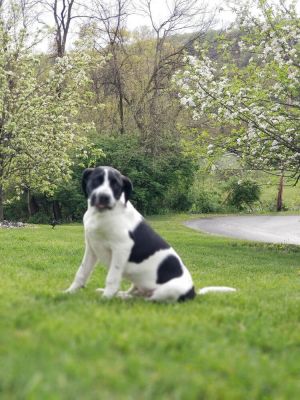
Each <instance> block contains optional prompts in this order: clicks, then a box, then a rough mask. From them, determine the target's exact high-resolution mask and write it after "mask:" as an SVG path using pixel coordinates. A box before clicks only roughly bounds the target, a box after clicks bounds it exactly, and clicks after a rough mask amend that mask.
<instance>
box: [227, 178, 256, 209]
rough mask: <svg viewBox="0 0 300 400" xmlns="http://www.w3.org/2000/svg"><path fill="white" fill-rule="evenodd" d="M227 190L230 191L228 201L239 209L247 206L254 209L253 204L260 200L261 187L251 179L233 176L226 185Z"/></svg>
mask: <svg viewBox="0 0 300 400" xmlns="http://www.w3.org/2000/svg"><path fill="white" fill-rule="evenodd" d="M226 190H227V191H228V196H227V199H226V203H227V204H228V205H229V206H233V207H235V208H236V209H237V210H239V211H241V210H244V209H247V208H250V210H252V205H253V204H254V203H255V202H256V201H259V196H260V187H259V186H258V184H257V183H256V182H254V181H252V180H250V179H244V180H238V179H236V178H233V179H231V180H230V181H229V183H228V184H227V185H226Z"/></svg>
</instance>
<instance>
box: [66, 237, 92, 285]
mask: <svg viewBox="0 0 300 400" xmlns="http://www.w3.org/2000/svg"><path fill="white" fill-rule="evenodd" d="M96 262H97V257H96V255H95V253H94V252H93V250H92V249H91V248H90V246H89V245H88V243H87V242H86V247H85V252H84V256H83V259H82V262H81V265H80V267H79V269H78V271H77V272H76V275H75V278H74V280H73V282H72V284H71V286H70V287H69V288H68V289H67V290H65V292H66V293H73V292H75V291H76V290H78V289H80V288H82V287H84V285H85V283H86V281H87V280H88V278H89V276H90V275H91V273H92V271H93V269H94V267H95V265H96Z"/></svg>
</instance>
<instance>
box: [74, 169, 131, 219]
mask: <svg viewBox="0 0 300 400" xmlns="http://www.w3.org/2000/svg"><path fill="white" fill-rule="evenodd" d="M82 189H83V192H84V194H85V196H86V198H88V199H89V201H90V205H91V206H92V207H96V208H97V209H98V210H99V211H105V210H112V209H113V208H114V207H115V205H116V204H117V202H118V201H119V200H120V199H121V196H122V194H123V193H124V197H125V204H126V203H127V201H128V199H129V197H130V195H131V192H132V183H131V181H130V179H128V178H127V177H126V176H123V175H122V174H121V173H120V172H119V171H118V170H116V169H114V168H112V167H97V168H87V169H85V170H84V171H83V175H82Z"/></svg>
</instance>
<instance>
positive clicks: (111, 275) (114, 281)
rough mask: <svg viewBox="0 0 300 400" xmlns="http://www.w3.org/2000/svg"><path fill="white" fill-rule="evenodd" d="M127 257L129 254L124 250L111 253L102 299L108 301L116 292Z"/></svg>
mask: <svg viewBox="0 0 300 400" xmlns="http://www.w3.org/2000/svg"><path fill="white" fill-rule="evenodd" d="M128 256H129V252H128V251H126V250H125V251H120V250H118V251H113V253H112V259H111V264H110V267H109V271H108V274H107V277H106V282H105V289H104V292H103V297H106V298H109V299H110V298H111V297H113V296H114V295H115V294H116V293H117V292H118V290H119V287H120V284H121V280H122V276H123V271H124V268H125V264H126V262H127V260H128Z"/></svg>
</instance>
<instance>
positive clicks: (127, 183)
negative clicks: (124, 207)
mask: <svg viewBox="0 0 300 400" xmlns="http://www.w3.org/2000/svg"><path fill="white" fill-rule="evenodd" d="M122 180H123V192H124V194H125V203H127V201H128V199H129V197H130V196H131V193H132V190H133V186H132V183H131V180H130V179H129V178H127V176H122Z"/></svg>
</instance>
